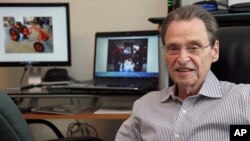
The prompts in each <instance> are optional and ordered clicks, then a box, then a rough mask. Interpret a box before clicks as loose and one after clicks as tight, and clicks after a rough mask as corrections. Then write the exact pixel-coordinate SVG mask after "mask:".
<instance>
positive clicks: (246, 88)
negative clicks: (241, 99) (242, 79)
mask: <svg viewBox="0 0 250 141" xmlns="http://www.w3.org/2000/svg"><path fill="white" fill-rule="evenodd" d="M220 86H221V91H222V93H232V94H241V95H242V94H243V93H246V94H250V84H243V83H239V84H236V83H232V82H228V81H220Z"/></svg>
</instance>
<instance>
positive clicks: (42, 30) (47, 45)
mask: <svg viewBox="0 0 250 141" xmlns="http://www.w3.org/2000/svg"><path fill="white" fill-rule="evenodd" d="M3 26H4V32H5V33H4V34H5V39H4V47H5V53H6V54H8V53H53V30H52V17H34V16H30V17H27V16H16V17H10V16H9V17H7V16H5V17H3Z"/></svg>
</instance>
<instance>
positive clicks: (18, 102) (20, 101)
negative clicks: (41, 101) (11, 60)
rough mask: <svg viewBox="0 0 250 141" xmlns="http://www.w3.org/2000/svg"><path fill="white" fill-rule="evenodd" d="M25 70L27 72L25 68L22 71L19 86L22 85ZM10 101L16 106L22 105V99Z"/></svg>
mask: <svg viewBox="0 0 250 141" xmlns="http://www.w3.org/2000/svg"><path fill="white" fill-rule="evenodd" d="M27 70H28V68H27V67H25V68H24V69H23V74H22V77H21V79H20V86H22V85H23V78H24V76H25V73H26V71H27ZM21 92H22V90H21ZM12 100H13V101H14V103H15V104H16V105H19V104H21V103H22V101H23V98H12Z"/></svg>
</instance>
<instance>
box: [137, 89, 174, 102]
mask: <svg viewBox="0 0 250 141" xmlns="http://www.w3.org/2000/svg"><path fill="white" fill-rule="evenodd" d="M171 91H173V87H168V88H166V89H162V90H159V91H151V92H149V93H147V94H145V95H144V96H142V97H141V98H139V99H138V101H140V102H149V101H151V102H153V101H157V102H160V101H161V100H162V99H163V98H164V97H167V96H168V95H170V93H171Z"/></svg>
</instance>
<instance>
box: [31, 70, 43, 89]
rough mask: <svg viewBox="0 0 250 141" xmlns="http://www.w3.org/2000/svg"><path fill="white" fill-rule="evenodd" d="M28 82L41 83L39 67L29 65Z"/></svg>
mask: <svg viewBox="0 0 250 141" xmlns="http://www.w3.org/2000/svg"><path fill="white" fill-rule="evenodd" d="M28 71H29V76H28V84H30V85H32V84H41V83H42V69H41V68H40V67H37V68H34V67H29V68H28Z"/></svg>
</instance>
